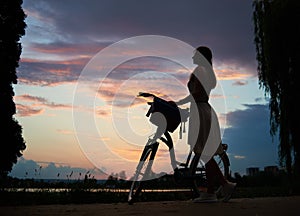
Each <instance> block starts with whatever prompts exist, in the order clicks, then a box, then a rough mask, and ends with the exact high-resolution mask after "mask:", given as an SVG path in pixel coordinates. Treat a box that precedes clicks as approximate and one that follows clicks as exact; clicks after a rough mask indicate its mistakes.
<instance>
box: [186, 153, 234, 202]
mask: <svg viewBox="0 0 300 216" xmlns="http://www.w3.org/2000/svg"><path fill="white" fill-rule="evenodd" d="M214 159H215V161H216V162H217V164H218V166H219V168H220V170H221V172H222V173H223V175H224V177H225V178H228V177H229V166H230V163H229V158H228V155H227V154H226V152H225V151H224V152H223V153H222V154H220V155H215V156H214ZM190 169H191V175H192V176H193V181H192V189H193V192H194V194H193V196H195V197H196V196H199V195H200V193H201V192H203V191H205V190H206V187H207V180H206V174H205V164H204V163H203V162H202V161H201V160H200V156H199V155H194V157H193V159H192V161H191V165H190ZM219 186H220V185H218V184H216V189H217V188H219Z"/></svg>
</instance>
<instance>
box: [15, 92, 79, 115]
mask: <svg viewBox="0 0 300 216" xmlns="http://www.w3.org/2000/svg"><path fill="white" fill-rule="evenodd" d="M14 98H15V99H16V101H17V102H18V103H17V104H16V108H17V114H18V115H19V116H21V117H28V116H33V115H40V114H42V113H44V111H45V108H50V109H72V108H73V106H72V105H69V104H58V103H54V102H50V101H48V100H47V99H46V98H43V97H37V96H32V95H28V94H24V95H18V96H15V97H14ZM22 103H23V104H22ZM28 103H29V104H28Z"/></svg>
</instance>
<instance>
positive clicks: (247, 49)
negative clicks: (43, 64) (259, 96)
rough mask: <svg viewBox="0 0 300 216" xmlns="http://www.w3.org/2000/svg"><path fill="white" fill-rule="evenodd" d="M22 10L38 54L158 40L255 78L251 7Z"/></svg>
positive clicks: (112, 4)
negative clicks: (139, 38)
mask: <svg viewBox="0 0 300 216" xmlns="http://www.w3.org/2000/svg"><path fill="white" fill-rule="evenodd" d="M23 6H24V9H25V11H26V12H27V15H28V18H27V20H28V23H29V25H28V28H27V34H28V35H30V36H31V37H30V38H29V37H28V38H25V41H27V42H31V44H29V43H27V46H26V47H27V49H31V51H35V52H36V53H48V54H52V55H53V54H55V53H56V54H62V55H65V54H70V55H72V52H74V53H76V54H79V52H78V51H79V50H82V52H81V53H82V54H89V53H93V52H96V51H97V48H95V47H92V46H90V45H92V44H99V43H101V44H102V46H103V45H104V44H106V45H107V44H111V43H113V42H116V41H118V40H120V39H124V38H127V37H132V36H136V35H145V34H151V35H153V34H158V35H165V36H170V37H175V38H178V39H179V40H182V41H185V42H187V43H189V44H191V45H192V46H195V47H197V46H199V45H208V46H210V47H211V48H212V50H213V53H214V57H215V59H217V60H218V61H220V62H230V64H238V65H240V66H243V67H247V68H251V70H249V71H248V73H250V74H252V75H254V74H255V75H256V72H255V71H256V70H255V69H256V63H255V61H256V60H255V46H254V37H253V24H252V3H251V1H237V0H228V1H219V0H203V1H197V0H191V1H188V2H185V1H180V0H175V1H173V0H172V1H171V0H166V1H158V0H153V1H147V2H140V1H136V0H127V1H115V0H112V1H111V0H104V1H96V0H91V1H89V2H83V1H80V0H74V1H69V0H67V1H55V0H54V1H45V0H41V1H33V0H24V4H23ZM153 14H155V16H154V15H153ZM32 23H34V24H32ZM76 43H77V44H78V45H76ZM82 44H86V45H84V46H83V45H82ZM88 47H89V48H88Z"/></svg>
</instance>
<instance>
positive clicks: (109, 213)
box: [0, 196, 300, 216]
mask: <svg viewBox="0 0 300 216" xmlns="http://www.w3.org/2000/svg"><path fill="white" fill-rule="evenodd" d="M0 215H1V216H6V215H11V216H13V215H20V216H21V215H22V216H27V215H28V216H29V215H30V216H35V215H49V216H50V215H51V216H60V215H72V216H73V215H74V216H77V215H78V216H85V215H86V216H92V215H101V216H122V215H132V216H136V215H142V216H167V215H169V216H184V215H201V216H208V215H213V216H215V215H222V216H226V215H230V216H232V215H239V216H240V215H243V216H244V215H245V216H246V215H252V216H259V215H263V216H265V215H272V216H277V215H283V216H289V215H293V216H294V215H295V216H296V215H300V196H290V197H270V198H267V197H266V198H239V199H231V200H230V202H228V203H222V202H220V203H210V204H209V203H193V202H192V201H191V200H187V201H160V202H140V203H135V204H134V205H128V204H127V203H115V204H101V203H99V204H82V205H81V204H67V205H29V206H1V207H0Z"/></svg>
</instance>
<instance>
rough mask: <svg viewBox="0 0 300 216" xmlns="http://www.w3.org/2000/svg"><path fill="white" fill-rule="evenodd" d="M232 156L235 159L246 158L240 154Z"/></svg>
mask: <svg viewBox="0 0 300 216" xmlns="http://www.w3.org/2000/svg"><path fill="white" fill-rule="evenodd" d="M233 157H234V158H235V159H245V158H246V157H245V156H242V155H234V156H233Z"/></svg>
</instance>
